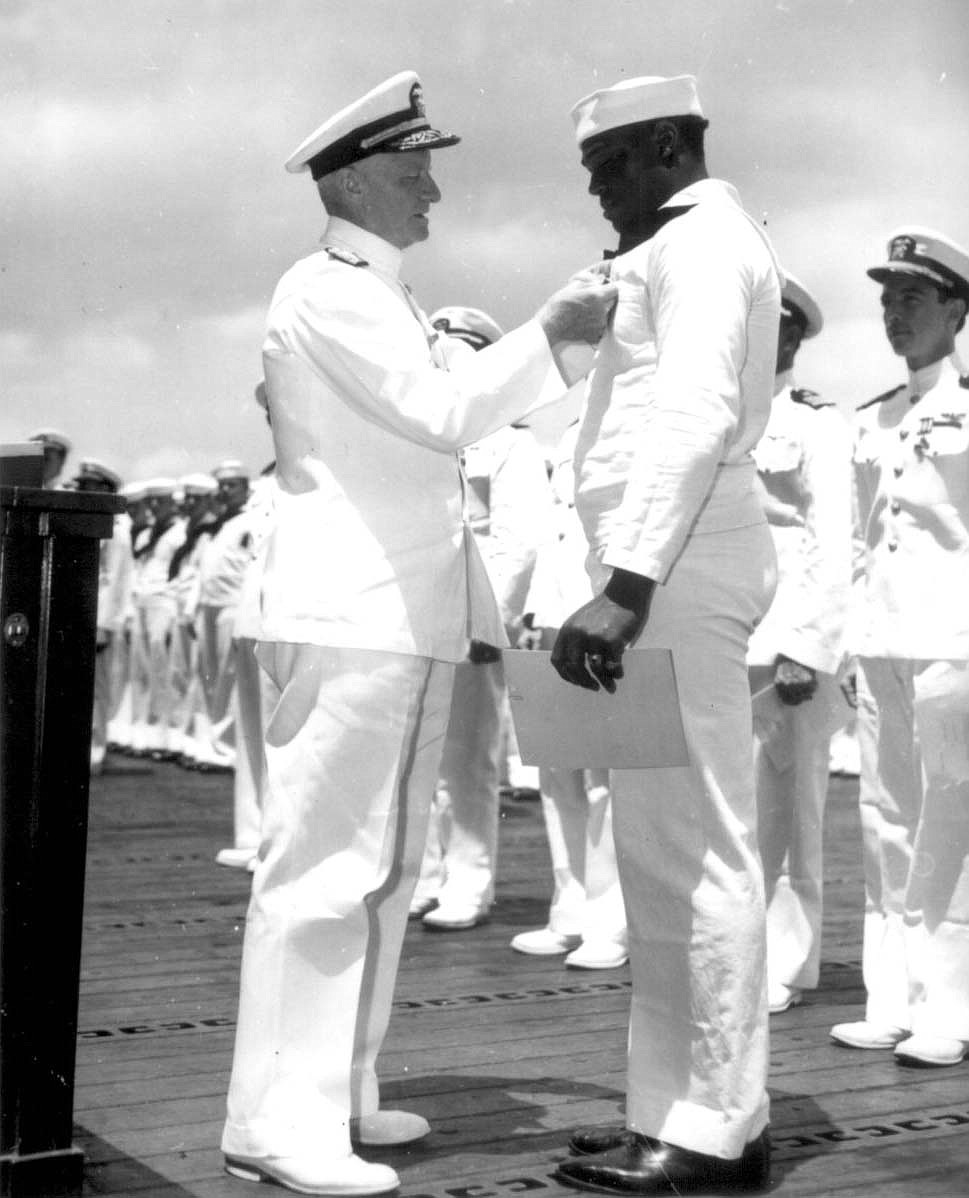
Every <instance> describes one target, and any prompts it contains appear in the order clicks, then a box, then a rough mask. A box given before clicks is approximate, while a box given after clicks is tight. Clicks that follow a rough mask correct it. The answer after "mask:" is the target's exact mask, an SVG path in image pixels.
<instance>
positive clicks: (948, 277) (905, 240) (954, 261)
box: [868, 225, 969, 301]
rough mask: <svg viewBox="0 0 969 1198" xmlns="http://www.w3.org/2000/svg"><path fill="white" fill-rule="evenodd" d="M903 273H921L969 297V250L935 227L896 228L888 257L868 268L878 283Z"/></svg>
mask: <svg viewBox="0 0 969 1198" xmlns="http://www.w3.org/2000/svg"><path fill="white" fill-rule="evenodd" d="M899 274H910V275H920V276H921V277H922V278H923V279H929V280H930V281H931V282H933V283H936V284H938V286H940V287H945V288H947V289H948V290H950V291H954V292H955V293H956V295H958V296H960V297H961V298H962V299H965V300H967V301H969V251H967V250H964V249H963V248H962V246H961V245H957V244H956V243H955V242H954V241H952V240H951V238H949V237H946V236H945V235H944V234H942V233H937V232H936V231H935V230H934V229H925V228H922V227H921V226H919V225H906V226H905V227H904V228H901V229H896V230H895V232H894V233H893V234H892V235H891V237H889V239H888V261H887V262H883V263H881V264H880V265H879V266H873V267H871V269H870V270H869V271H868V277H869V278H871V279H874V280H875V282H876V283H884V282H886V280H888V279H890V278H892V276H893V275H899Z"/></svg>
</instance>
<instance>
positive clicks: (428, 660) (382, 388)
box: [222, 71, 614, 1194]
mask: <svg viewBox="0 0 969 1198" xmlns="http://www.w3.org/2000/svg"><path fill="white" fill-rule="evenodd" d="M456 140H457V138H455V137H453V136H451V135H447V134H442V133H440V132H438V131H437V130H435V129H433V128H432V126H431V125H430V123H429V122H428V120H427V116H426V114H425V110H424V103H423V97H422V90H421V85H420V81H419V80H418V78H417V76H416V75H415V74H414V73H413V72H412V71H406V72H402V73H400V74H398V75H395V76H394V77H392V78H391V79H389V80H387V81H386V82H385V83H383V84H381V85H380V86H379V87H377V88H375V89H374V90H373V91H371V92H369V93H367V95H365V96H364V97H363V98H362V99H360V100H358V101H356V102H355V103H353V104H350V105H349V106H347V107H346V108H344V109H342V110H341V111H340V112H339V113H337V114H336V116H334V117H332V118H331V119H330V120H328V121H327V122H325V123H324V124H323V125H322V126H321V127H320V128H319V129H317V130H316V131H315V132H314V133H313V134H312V135H311V136H310V137H309V138H308V139H307V140H306V141H305V142H304V143H303V144H302V145H301V146H300V147H299V149H298V150H297V151H296V152H295V153H294V154H293V155H292V157H291V158H290V160H289V162H288V164H287V165H288V167H289V169H290V170H291V171H303V170H309V171H310V172H311V174H312V175H313V177H314V179H315V180H316V181H317V188H318V191H319V194H320V196H321V198H322V200H323V202H324V204H325V206H326V208H327V211H328V214H329V218H330V219H329V221H328V224H327V226H326V230H325V232H324V235H323V246H322V248H321V249H320V250H319V251H318V252H317V253H314V254H312V255H311V256H310V257H308V258H305V259H303V260H302V261H300V262H298V263H297V264H296V265H295V266H294V267H292V268H291V269H290V270H289V271H287V273H286V274H285V275H284V276H283V278H282V280H281V281H280V283H279V285H278V287H277V289H276V293H275V295H274V297H273V300H272V305H271V308H270V313H269V321H268V329H267V333H266V339H265V342H264V346H263V363H264V373H265V379H266V389H267V394H268V400H269V413H270V416H271V420H272V432H273V441H274V443H275V448H276V460H277V472H276V475H277V481H278V491H277V494H276V515H275V521H274V525H273V530H272V532H271V533H270V535H269V537H268V538H267V540H266V542H265V545H264V546H263V550H262V551H261V555H260V556H261V560H262V562H263V574H262V579H261V609H262V619H261V624H260V640H259V645H258V648H257V655H258V658H259V662H260V665H261V667H262V668H263V669H264V670H265V671H266V673H267V674H268V675H269V677H270V680H271V683H272V687H273V697H274V706H273V711H272V715H271V717H270V719H269V723H268V726H267V728H266V766H267V777H268V785H267V792H266V800H265V807H264V810H263V819H262V842H261V844H260V848H259V860H258V863H257V866H256V870H255V873H254V875H253V885H252V898H251V902H250V907H249V913H248V917H247V921H246V934H245V943H244V948H243V961H242V982H241V992H240V1005H239V1021H238V1028H237V1033H236V1046H235V1056H234V1060H233V1069H232V1078H231V1081H230V1086H229V1098H228V1119H227V1122H226V1125H225V1130H224V1134H223V1140H222V1146H223V1150H224V1152H225V1154H226V1168H227V1169H228V1170H229V1172H230V1173H232V1174H233V1175H235V1176H238V1177H243V1178H247V1179H249V1180H253V1181H259V1180H262V1179H264V1178H271V1179H272V1180H274V1181H276V1182H278V1183H280V1184H282V1185H285V1186H289V1187H290V1188H291V1189H295V1190H297V1191H299V1192H301V1193H310V1194H328V1193H333V1192H337V1193H353V1194H368V1193H382V1192H385V1191H387V1190H391V1189H393V1188H394V1187H395V1186H396V1185H397V1184H398V1180H399V1179H398V1177H397V1174H396V1173H395V1172H394V1170H393V1169H391V1168H389V1167H388V1166H386V1165H383V1164H371V1163H368V1162H366V1161H364V1160H362V1159H361V1158H360V1157H358V1156H356V1155H355V1154H354V1153H353V1151H352V1148H351V1136H352V1137H353V1140H354V1141H355V1142H356V1143H364V1144H366V1143H401V1142H406V1141H407V1140H412V1139H415V1138H418V1137H420V1136H422V1135H424V1134H426V1132H427V1130H428V1124H427V1122H426V1120H425V1119H423V1118H422V1117H421V1116H420V1115H418V1114H414V1113H411V1112H403V1111H386V1110H381V1109H380V1100H379V1088H378V1084H377V1075H376V1067H375V1066H376V1056H377V1053H378V1050H379V1048H380V1045H381V1042H382V1040H383V1037H384V1033H385V1031H386V1027H387V1022H388V1019H389V1016H390V1007H391V1000H392V993H393V985H394V978H395V974H396V969H397V961H398V958H399V954H400V947H401V943H402V940H403V936H404V932H405V929H406V925H407V912H408V905H409V902H410V898H411V894H412V892H413V888H414V883H415V881H416V877H417V870H418V867H419V864H420V858H421V852H422V849H423V846H424V842H425V837H426V824H427V811H428V807H429V804H430V799H431V794H432V792H433V788H434V785H435V783H436V781H437V774H438V766H439V763H440V757H441V751H442V748H443V743H444V732H445V728H446V725H447V719H448V710H449V706H450V695H451V687H452V683H453V674H454V666H455V664H456V663H457V662H459V661H462V660H464V658H465V657H466V655H467V652H468V643H469V640H471V639H475V640H481V641H485V642H487V643H489V644H493V645H501V644H502V643H503V642H504V633H503V630H502V627H501V620H500V616H499V613H498V610H497V607H496V605H495V602H494V598H493V596H492V595H491V591H490V587H489V585H488V580H487V576H486V574H485V571H484V567H483V565H482V562H481V559H480V556H479V555H478V553H477V550H476V549H475V546H474V543H473V542H474V538H473V534H472V533H471V531H470V529H469V528H467V526H466V525H465V524H464V522H463V519H462V511H463V495H462V492H463V483H462V479H461V473H460V466H459V462H458V459H457V453H458V451H459V450H460V449H461V448H462V447H464V446H465V445H469V444H471V443H472V442H474V441H477V440H480V439H481V438H482V437H484V436H487V435H488V434H489V433H492V432H494V431H496V430H497V429H498V428H501V427H502V426H504V425H506V424H509V423H511V422H512V421H514V420H518V419H520V418H522V417H523V416H525V415H526V414H527V413H528V412H529V411H531V410H533V409H534V408H536V407H538V406H539V405H541V404H543V403H544V402H546V401H550V400H552V399H555V398H558V397H559V395H560V394H561V393H562V392H563V391H564V389H565V385H566V383H567V382H572V381H575V379H576V377H577V374H578V372H579V371H580V370H582V369H587V367H588V358H589V356H590V355H586V354H584V353H580V354H578V355H577V359H578V361H576V360H574V359H573V358H572V357H571V351H570V350H569V348H568V347H569V346H570V345H572V344H574V343H575V342H581V343H583V344H587V343H590V342H592V343H594V342H596V341H597V340H598V338H599V336H600V335H601V333H602V330H603V329H604V327H605V322H606V318H607V315H608V312H609V310H610V308H611V304H612V301H613V299H614V289H613V288H612V286H611V285H610V284H603V282H602V280H599V279H596V278H593V277H592V276H591V275H584V276H583V277H582V278H579V279H576V280H574V281H573V282H572V283H570V284H569V285H568V286H567V287H566V288H564V289H563V290H562V291H560V292H557V293H556V294H555V295H554V296H553V297H552V298H551V300H549V301H548V302H547V303H546V304H545V305H543V307H542V308H541V309H540V310H539V313H538V315H537V317H536V318H535V319H532V320H529V321H527V322H526V323H525V324H524V325H522V326H521V327H520V328H518V329H516V330H514V331H513V332H511V333H508V334H506V335H505V336H504V337H502V338H501V340H500V341H499V342H498V343H497V344H496V345H493V346H489V347H488V348H486V349H484V350H482V351H481V352H480V353H478V354H474V353H470V352H466V353H464V354H462V355H461V360H457V356H456V355H455V356H454V357H453V358H452V355H451V354H450V353H449V348H448V345H447V344H446V342H447V339H446V338H444V337H442V336H441V334H440V333H439V332H438V331H437V330H435V329H433V328H432V327H431V325H430V324H429V322H428V320H427V317H426V316H425V315H424V313H423V312H422V311H421V310H420V308H419V307H418V305H417V303H416V301H415V300H414V299H413V297H412V296H411V294H410V292H409V290H408V289H407V288H406V286H405V285H404V284H403V283H402V282H401V280H400V267H401V257H402V251H403V250H404V249H406V248H407V247H408V246H409V245H412V244H414V243H415V242H418V241H423V240H424V239H425V238H426V237H427V236H428V231H429V222H428V212H429V210H430V207H431V205H433V204H434V203H436V202H437V200H438V199H439V198H440V192H439V191H438V188H437V185H436V184H435V182H434V180H433V177H432V176H431V173H430V151H431V150H432V149H433V148H434V147H438V146H448V145H452V144H453V143H454V142H455V141H456ZM457 348H459V349H462V350H465V351H467V347H466V346H459V347H457ZM560 362H561V365H562V368H565V370H566V375H565V376H563V374H562V369H561V368H560V366H559V363H560ZM570 364H571V365H570ZM573 366H574V367H575V369H574V370H573Z"/></svg>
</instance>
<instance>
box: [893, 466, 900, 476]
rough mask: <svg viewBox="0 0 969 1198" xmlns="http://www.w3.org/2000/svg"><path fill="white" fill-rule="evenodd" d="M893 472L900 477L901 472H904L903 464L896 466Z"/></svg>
mask: <svg viewBox="0 0 969 1198" xmlns="http://www.w3.org/2000/svg"><path fill="white" fill-rule="evenodd" d="M892 473H893V474H894V475H895V477H896V478H898V477H899V476H900V475H901V473H902V467H901V466H896V467H895V468H894V469H893V470H892Z"/></svg>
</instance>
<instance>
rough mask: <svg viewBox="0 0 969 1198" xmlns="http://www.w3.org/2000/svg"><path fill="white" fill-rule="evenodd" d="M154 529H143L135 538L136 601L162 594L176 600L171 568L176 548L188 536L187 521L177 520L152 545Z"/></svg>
mask: <svg viewBox="0 0 969 1198" xmlns="http://www.w3.org/2000/svg"><path fill="white" fill-rule="evenodd" d="M154 532H155V530H154V528H153V527H151V528H146V529H143V530H142V532H140V533H139V534H138V538H137V540H136V541H135V545H134V558H135V569H134V582H133V590H134V598H135V601H136V602H137V601H139V600H145V599H149V598H152V597H158V596H161V595H164V596H167V597H169V598H171V599H172V600H173V601H174V600H175V596H176V587H175V585H174V583H173V582H172V581H170V580H169V577H168V569H169V566H170V565H171V561H172V557H173V556H174V553H175V550H176V549H177V548H178V547H179V545H181V544H182V542H183V541H184V540H185V521H184V520H181V519H176V520H174V521H173V522H172V523H171V524H170V525H169V526H168V528H166V529H165V531H164V532H163V533H161V534H160V535H159V537H158V539H157V540H156V541H155V542H154V544H153V545H152V546H151V548H150V549H149V548H148V545H149V543H150V542H151V541H152V539H153V537H154Z"/></svg>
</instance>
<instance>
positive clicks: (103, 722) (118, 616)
mask: <svg viewBox="0 0 969 1198" xmlns="http://www.w3.org/2000/svg"><path fill="white" fill-rule="evenodd" d="M121 481H122V480H121V476H120V474H118V473H117V471H115V470H112V469H111V467H110V466H106V465H105V464H104V463H103V462H100V461H98V460H97V459H96V458H82V460H81V464H80V466H79V467H78V471H77V476H76V477H75V479H74V486H75V488H76V489H77V490H78V491H106V492H107V493H108V494H109V495H116V494H117V492H118V490H119V488H120V487H121ZM129 523H130V522H129V520H128V517H127V515H126V514H121V515H119V516H116V517H115V520H114V529H113V535H112V536H110V537H108V538H106V539H105V540H103V541H102V542H101V552H100V558H99V563H98V617H97V619H98V623H97V650H96V656H95V659H94V710H93V713H92V718H91V772H92V773H93V774H99V773H100V772H101V770H102V769H103V767H104V758H105V754H106V751H107V744H108V719H109V716H110V715H111V713H112V712H113V710H114V704H115V696H114V691H113V688H114V686H115V684H116V681H117V677H118V671H117V669H116V666H115V660H114V659H115V655H116V653H117V649H118V645H119V644H120V643H121V640H122V637H121V630H122V627H123V625H124V618H125V613H126V611H127V608H128V604H129V602H130V597H131V571H132V556H131V540H130V538H129V537H128V525H129Z"/></svg>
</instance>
